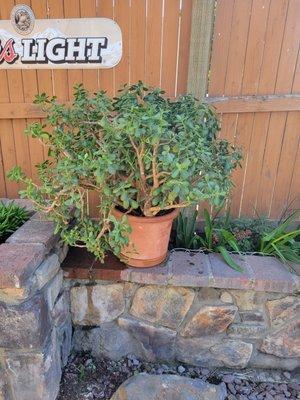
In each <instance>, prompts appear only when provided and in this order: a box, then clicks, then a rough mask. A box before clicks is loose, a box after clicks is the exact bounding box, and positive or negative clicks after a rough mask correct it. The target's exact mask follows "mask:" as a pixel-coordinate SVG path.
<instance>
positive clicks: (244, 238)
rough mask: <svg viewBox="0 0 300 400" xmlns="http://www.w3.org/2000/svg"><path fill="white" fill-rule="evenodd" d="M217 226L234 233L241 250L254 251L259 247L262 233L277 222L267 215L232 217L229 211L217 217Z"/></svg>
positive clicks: (244, 251) (270, 228)
mask: <svg viewBox="0 0 300 400" xmlns="http://www.w3.org/2000/svg"><path fill="white" fill-rule="evenodd" d="M215 225H216V228H219V229H222V228H223V229H226V230H228V231H230V232H232V233H233V235H234V237H235V239H236V242H237V244H238V247H239V250H240V251H241V252H243V253H253V252H256V251H257V250H258V248H259V243H260V238H261V236H262V235H264V234H266V233H268V232H270V231H271V230H272V229H274V228H275V227H276V224H275V222H271V221H269V220H268V219H267V218H265V217H263V216H262V217H258V218H246V217H240V218H231V217H230V214H229V212H228V213H227V215H226V216H224V217H220V218H217V219H215Z"/></svg>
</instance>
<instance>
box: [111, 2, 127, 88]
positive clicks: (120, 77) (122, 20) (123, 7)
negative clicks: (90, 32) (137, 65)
mask: <svg viewBox="0 0 300 400" xmlns="http://www.w3.org/2000/svg"><path fill="white" fill-rule="evenodd" d="M115 18H116V22H117V23H118V24H119V25H120V28H121V30H122V36H123V56H122V59H121V61H120V62H119V64H118V65H117V66H116V67H115V91H116V92H117V91H118V90H120V89H121V88H122V87H123V85H125V84H127V83H128V82H129V65H130V54H129V52H130V49H129V38H130V24H131V7H130V1H129V0H115Z"/></svg>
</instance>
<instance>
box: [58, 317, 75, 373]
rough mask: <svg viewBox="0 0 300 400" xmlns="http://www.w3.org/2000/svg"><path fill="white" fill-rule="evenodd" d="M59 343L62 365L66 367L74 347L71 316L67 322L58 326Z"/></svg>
mask: <svg viewBox="0 0 300 400" xmlns="http://www.w3.org/2000/svg"><path fill="white" fill-rule="evenodd" d="M55 329H56V336H57V343H58V346H59V350H60V359H61V365H62V366H63V367H64V366H65V365H66V364H67V362H68V358H69V355H70V353H71V349H72V334H73V328H72V321H71V318H70V317H69V318H68V319H66V320H65V322H64V323H63V324H61V325H59V326H57V327H56V328H55Z"/></svg>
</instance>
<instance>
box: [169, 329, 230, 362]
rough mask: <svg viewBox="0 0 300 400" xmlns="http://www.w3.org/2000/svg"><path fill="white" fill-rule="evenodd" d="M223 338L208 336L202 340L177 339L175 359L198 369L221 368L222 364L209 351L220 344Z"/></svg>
mask: <svg viewBox="0 0 300 400" xmlns="http://www.w3.org/2000/svg"><path fill="white" fill-rule="evenodd" d="M222 340H223V336H209V337H204V338H183V337H180V336H179V337H178V338H177V340H176V343H175V358H176V360H177V361H180V362H184V363H187V364H191V365H196V366H199V367H221V366H222V362H221V361H220V360H218V359H216V357H214V356H213V355H212V354H211V353H210V351H209V349H210V348H211V347H213V346H214V345H216V344H218V343H221V342H222Z"/></svg>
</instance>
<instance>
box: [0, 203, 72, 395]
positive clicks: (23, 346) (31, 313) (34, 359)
mask: <svg viewBox="0 0 300 400" xmlns="http://www.w3.org/2000/svg"><path fill="white" fill-rule="evenodd" d="M18 202H20V203H21V204H23V205H25V206H27V207H30V204H29V203H27V202H24V201H18ZM66 253H67V248H66V247H65V246H62V245H61V244H60V243H59V241H58V237H57V236H55V235H54V228H53V224H52V223H51V222H47V221H46V220H44V219H43V217H42V216H41V215H39V214H33V215H32V217H31V218H30V220H29V221H27V222H26V223H25V224H24V225H23V226H22V227H21V228H20V229H19V230H17V231H16V232H15V233H14V234H13V235H11V236H10V237H9V239H8V240H7V242H6V243H4V244H1V245H0V400H40V399H43V400H54V399H55V398H56V396H57V394H58V390H59V383H60V378H61V367H62V365H64V364H65V363H66V361H67V357H68V354H69V351H70V347H71V338H72V324H71V319H70V312H69V298H68V292H67V291H64V290H63V272H62V270H61V269H60V264H61V262H62V261H63V259H64V258H65V256H66Z"/></svg>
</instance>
